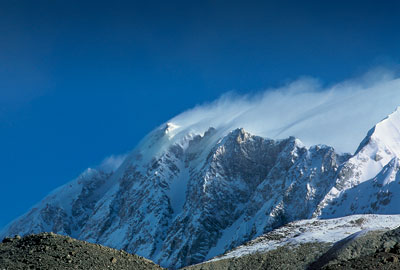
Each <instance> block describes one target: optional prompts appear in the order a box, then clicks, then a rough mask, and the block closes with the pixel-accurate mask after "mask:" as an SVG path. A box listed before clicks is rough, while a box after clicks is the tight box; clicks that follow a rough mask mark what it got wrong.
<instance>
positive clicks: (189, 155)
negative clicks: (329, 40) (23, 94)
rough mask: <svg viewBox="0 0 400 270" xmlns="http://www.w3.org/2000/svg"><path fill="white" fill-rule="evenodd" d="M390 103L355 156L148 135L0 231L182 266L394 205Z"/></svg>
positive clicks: (211, 133)
mask: <svg viewBox="0 0 400 270" xmlns="http://www.w3.org/2000/svg"><path fill="white" fill-rule="evenodd" d="M399 130H400V111H399V109H398V110H397V111H396V112H394V113H393V114H391V115H390V116H389V117H387V118H386V119H384V120H382V121H381V122H380V123H378V124H377V125H376V126H375V127H374V128H373V129H371V130H370V131H369V133H368V134H367V136H366V138H365V139H364V140H363V141H362V142H361V144H360V146H359V148H358V150H357V151H356V153H355V154H354V155H350V154H340V153H337V152H335V149H333V148H332V147H329V146H325V145H316V146H311V147H306V146H304V145H303V144H302V143H301V141H300V140H298V139H296V138H294V137H289V138H287V139H283V140H272V139H267V138H263V137H259V136H256V135H253V134H250V133H248V132H246V131H245V130H244V129H241V128H239V129H235V130H233V131H231V132H229V133H228V134H226V133H225V132H224V131H221V130H218V129H214V128H212V127H210V128H209V129H208V130H207V131H206V132H204V133H196V132H188V131H186V130H184V129H180V127H178V126H176V125H174V124H173V123H168V124H166V125H164V126H162V127H159V128H157V129H156V130H154V131H153V132H151V133H150V134H149V135H147V136H146V137H145V138H144V139H143V141H142V142H140V143H139V145H138V146H137V147H136V148H135V149H134V150H133V151H132V152H131V154H130V155H129V156H128V157H127V158H126V159H125V161H124V162H123V163H122V165H121V166H120V167H119V168H118V169H116V170H115V171H113V172H104V171H102V170H101V169H87V170H86V171H85V172H83V173H82V174H81V175H80V176H79V177H78V178H77V179H75V180H73V181H71V182H70V183H67V184H66V185H64V186H62V187H60V188H58V189H57V190H55V191H53V192H52V193H51V194H49V195H48V196H47V197H46V198H44V199H43V200H42V201H41V202H40V203H38V204H37V205H35V206H34V207H33V208H32V209H31V210H30V211H29V212H28V213H26V214H25V215H23V216H21V217H20V218H18V219H17V220H15V221H14V222H12V223H11V224H9V225H8V226H7V227H6V228H5V229H4V230H3V232H2V233H1V235H0V236H6V235H14V234H22V235H25V234H31V233H39V232H50V231H52V232H55V233H58V234H64V235H69V236H72V237H75V238H78V239H81V240H87V241H90V242H95V243H99V244H103V245H107V246H110V247H113V248H117V249H124V250H126V251H129V252H133V253H136V254H138V255H141V256H144V257H146V258H149V259H151V260H153V261H155V262H156V263H159V264H160V265H162V266H164V267H172V268H174V267H182V266H186V265H190V264H194V263H198V262H202V261H204V260H206V259H210V258H212V257H214V256H217V255H220V254H223V253H224V252H225V251H227V250H229V249H231V248H233V247H236V246H238V245H240V244H242V243H244V242H246V241H249V240H252V239H254V238H256V237H257V236H260V235H262V234H264V233H266V232H269V231H271V230H273V229H275V228H278V227H281V226H282V225H285V224H287V223H289V222H292V221H296V220H301V219H309V218H312V217H317V218H330V217H341V216H345V215H349V214H365V213H385V214H391V213H400V207H399V205H400V204H399V203H400V201H398V200H400V199H399V198H400V188H399V187H400V185H398V182H399V181H400V176H399V173H398V171H399V168H400V166H399V163H398V157H399V156H400V132H399Z"/></svg>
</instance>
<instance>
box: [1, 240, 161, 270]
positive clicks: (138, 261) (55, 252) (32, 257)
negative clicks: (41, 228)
mask: <svg viewBox="0 0 400 270" xmlns="http://www.w3.org/2000/svg"><path fill="white" fill-rule="evenodd" d="M0 269H7V270H22V269H24V270H25V269H40V270H47V269H49V270H50V269H52V270H53V269H57V270H67V269H68V270H70V269H82V270H91V269H93V270H97V269H114V270H117V269H118V270H120V269H132V270H151V269H154V270H156V269H162V268H161V267H159V266H158V265H156V264H154V263H153V262H151V261H149V260H147V259H145V258H143V257H139V256H137V255H132V254H129V253H127V252H125V251H119V250H115V249H111V248H108V247H104V246H100V245H96V244H91V243H87V242H84V241H79V240H75V239H73V238H70V237H68V236H61V235H56V234H53V233H41V234H36V235H28V236H25V237H23V238H21V237H20V236H16V237H13V238H5V239H4V240H3V242H2V243H1V244H0Z"/></svg>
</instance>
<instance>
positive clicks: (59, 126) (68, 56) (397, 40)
mask: <svg viewBox="0 0 400 270" xmlns="http://www.w3.org/2000/svg"><path fill="white" fill-rule="evenodd" d="M141 2H142V3H140V2H136V1H129V2H128V1H127V2H124V1H81V0H80V1H57V0H49V1H28V0H27V1H23V0H18V1H17V0H14V1H13V0H10V1H1V2H0V171H1V174H0V179H1V180H0V190H1V196H0V207H1V208H0V213H1V215H0V227H2V226H4V225H5V224H6V223H8V222H10V221H11V220H12V219H14V218H16V217H17V216H19V215H21V214H23V213H24V212H26V211H27V210H28V209H29V208H30V207H31V206H32V205H33V204H34V203H36V202H38V201H39V200H40V199H41V198H43V197H44V196H45V195H46V194H47V193H48V192H50V191H51V190H52V189H54V188H56V187H58V186H60V185H61V184H63V183H65V182H67V181H69V180H71V179H73V178H75V177H76V176H77V175H78V174H79V173H80V172H81V171H83V170H84V169H85V168H86V167H88V166H95V165H96V164H98V163H100V162H101V161H102V160H103V159H104V158H105V157H106V156H109V155H111V154H119V153H125V152H127V151H129V150H130V149H132V148H133V147H134V146H135V145H136V144H137V142H138V141H139V140H140V139H141V138H142V137H143V136H144V135H145V134H146V133H147V132H149V131H150V130H151V129H153V128H154V127H156V126H158V125H159V124H161V123H163V122H165V121H166V120H168V119H169V118H171V117H173V116H174V115H176V114H178V113H180V112H182V111H184V110H186V109H189V108H191V107H193V106H194V105H196V104H199V103H204V102H207V101H212V100H213V99H215V98H218V97H219V96H220V95H221V94H222V93H224V92H227V91H231V90H235V91H237V92H238V93H247V92H249V91H251V92H254V91H259V90H262V89H264V88H267V87H271V86H278V85H280V84H282V83H284V82H287V81H288V80H292V79H296V78H298V77H300V76H303V75H308V76H314V77H318V78H321V79H322V80H323V81H324V82H325V83H327V84H331V83H334V82H337V81H341V80H343V79H346V78H351V77H354V76H357V75H359V74H362V73H363V72H364V71H366V70H368V69H370V68H374V67H376V66H378V65H384V66H389V67H392V66H397V64H398V63H399V60H400V32H399V29H400V16H399V14H400V2H399V1H340V0H339V1H338V0H335V1H259V2H258V1H242V2H238V1H141ZM144 2H145V4H144Z"/></svg>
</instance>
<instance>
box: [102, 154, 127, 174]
mask: <svg viewBox="0 0 400 270" xmlns="http://www.w3.org/2000/svg"><path fill="white" fill-rule="evenodd" d="M126 157H127V155H126V154H125V155H111V156H109V157H107V158H105V159H104V160H103V161H102V162H101V164H100V165H99V169H100V170H102V171H104V172H112V171H115V170H116V169H118V168H119V166H121V164H122V162H124V160H125V159H126Z"/></svg>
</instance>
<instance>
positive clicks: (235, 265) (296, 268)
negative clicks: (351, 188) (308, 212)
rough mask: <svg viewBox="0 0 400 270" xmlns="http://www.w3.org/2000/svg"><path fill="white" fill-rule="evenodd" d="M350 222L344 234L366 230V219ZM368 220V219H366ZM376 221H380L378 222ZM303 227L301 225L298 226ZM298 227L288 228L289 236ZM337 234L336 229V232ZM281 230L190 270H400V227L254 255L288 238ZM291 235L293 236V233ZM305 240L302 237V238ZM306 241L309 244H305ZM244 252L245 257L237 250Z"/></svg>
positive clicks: (284, 245) (311, 241)
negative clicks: (361, 228) (261, 245)
mask: <svg viewBox="0 0 400 270" xmlns="http://www.w3.org/2000/svg"><path fill="white" fill-rule="evenodd" d="M356 218H357V219H350V221H354V222H351V223H349V224H347V226H344V225H343V224H342V223H338V224H337V225H338V226H339V227H344V228H343V230H344V231H351V229H350V230H349V227H350V226H351V227H362V223H363V220H361V219H363V217H360V216H357V217H356ZM366 218H368V217H366ZM375 221H376V220H375ZM298 224H299V223H298ZM292 226H294V227H295V226H296V224H292V225H288V226H285V227H287V232H288V231H291V230H293V228H290V227H292ZM333 230H334V229H333ZM283 231H284V230H280V231H279V232H275V233H268V234H266V235H265V236H263V237H260V239H256V240H253V241H251V242H250V243H247V244H246V245H245V246H243V247H239V248H237V249H236V253H235V251H231V252H229V253H228V254H226V255H224V256H221V257H218V258H215V259H213V260H210V261H208V262H205V263H201V264H198V265H193V266H189V267H187V268H185V269H187V270H228V269H244V270H250V269H274V270H284V269H285V270H339V269H344V270H346V269H371V270H372V269H374V270H376V269H379V270H383V269H400V227H399V228H396V229H393V230H387V229H384V228H381V229H380V230H364V231H358V232H357V233H354V234H351V235H350V236H348V237H346V238H344V239H342V240H339V241H336V242H329V241H328V242H322V241H320V240H321V239H303V241H299V242H291V243H288V242H285V241H283V242H282V245H275V246H274V247H273V248H269V247H266V248H264V249H262V248H260V247H258V249H256V250H254V249H253V250H252V252H243V250H244V249H246V248H247V251H249V250H251V246H256V245H259V244H260V243H262V244H263V245H268V243H271V244H272V245H274V242H276V241H277V240H278V239H279V237H281V238H284V236H283V235H282V232H283ZM289 233H290V232H289ZM333 233H335V232H333ZM300 237H301V236H300ZM304 240H306V241H304ZM238 249H239V250H240V249H242V254H239V253H238V252H237V250H238Z"/></svg>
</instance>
